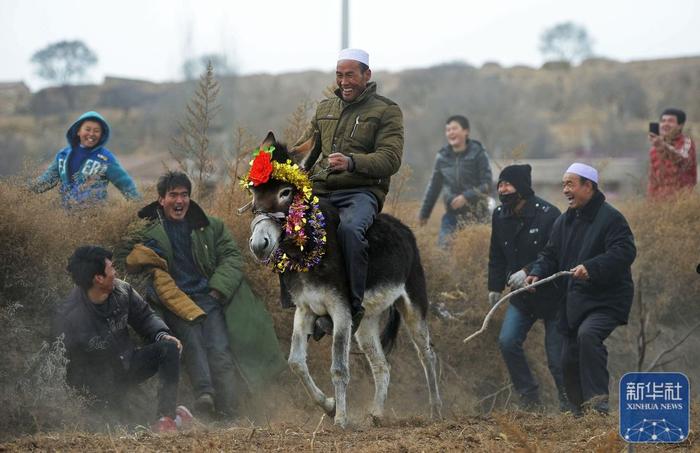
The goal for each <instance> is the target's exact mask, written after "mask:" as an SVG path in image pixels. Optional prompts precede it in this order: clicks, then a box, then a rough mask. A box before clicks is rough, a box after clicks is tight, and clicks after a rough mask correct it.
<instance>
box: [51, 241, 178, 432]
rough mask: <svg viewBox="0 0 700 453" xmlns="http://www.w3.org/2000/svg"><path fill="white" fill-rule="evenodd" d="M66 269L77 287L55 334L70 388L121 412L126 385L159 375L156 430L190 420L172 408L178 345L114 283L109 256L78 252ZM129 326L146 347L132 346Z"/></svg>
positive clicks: (87, 249) (93, 250) (125, 287)
mask: <svg viewBox="0 0 700 453" xmlns="http://www.w3.org/2000/svg"><path fill="white" fill-rule="evenodd" d="M67 269H68V272H69V273H70V275H71V278H72V279H73V282H74V283H75V284H76V287H75V288H74V289H73V291H72V292H71V293H70V295H69V296H68V299H67V300H66V302H65V303H64V304H63V305H61V306H60V308H59V309H58V311H57V314H56V317H55V319H54V333H55V334H56V336H59V335H63V342H64V344H65V346H66V351H67V355H68V359H69V364H68V373H67V380H68V383H69V384H70V385H71V386H73V387H75V388H77V389H81V390H87V391H88V392H89V393H90V394H91V395H93V396H95V397H96V398H97V399H98V401H100V402H101V403H103V404H104V405H105V406H107V407H112V406H114V407H117V408H120V407H122V406H121V405H122V404H123V402H124V396H125V393H126V392H127V391H128V389H129V387H130V386H132V385H135V384H137V383H139V382H143V381H145V380H146V379H148V378H150V377H151V376H153V375H154V374H156V373H158V378H159V381H160V385H159V387H158V417H159V420H158V421H157V422H156V423H155V424H154V425H153V429H154V431H159V432H161V431H174V430H176V429H177V427H179V426H182V423H187V422H189V421H191V419H192V415H191V414H190V413H189V411H188V410H187V409H186V408H185V407H184V406H178V407H176V401H177V386H178V380H179V376H180V355H179V352H180V351H181V350H182V345H181V344H180V341H179V340H178V339H177V338H175V337H173V336H171V335H170V330H169V329H168V326H166V325H165V323H164V322H163V321H162V320H161V319H160V318H159V317H158V316H157V315H156V314H155V313H154V312H153V310H151V308H150V307H149V306H148V304H147V303H146V302H144V300H143V299H142V298H141V296H140V295H139V294H138V293H137V292H136V291H135V290H134V288H132V287H131V285H129V284H128V283H126V282H124V281H121V280H118V279H117V278H116V271H115V270H114V267H113V266H112V253H111V252H109V251H108V250H105V249H103V248H102V247H96V246H84V247H79V248H78V249H76V250H75V252H74V253H73V255H72V256H71V257H70V259H69V260H68V268H67ZM127 326H131V328H132V329H134V330H135V331H136V332H137V333H138V334H139V335H141V336H142V337H144V338H146V339H148V341H149V342H150V344H148V345H146V346H144V347H143V348H137V347H135V345H134V343H133V342H132V341H131V338H130V337H129V331H128V328H127Z"/></svg>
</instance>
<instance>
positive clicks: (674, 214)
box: [621, 193, 700, 316]
mask: <svg viewBox="0 0 700 453" xmlns="http://www.w3.org/2000/svg"><path fill="white" fill-rule="evenodd" d="M621 208H622V211H623V212H624V214H625V217H627V220H628V221H629V223H630V227H631V228H632V232H633V233H634V236H635V242H636V244H637V259H636V261H635V263H634V270H635V274H636V275H637V276H642V279H643V285H644V297H645V298H647V300H653V301H654V304H655V306H656V309H657V311H664V312H665V311H667V310H668V309H669V308H671V307H670V306H669V305H671V304H672V305H673V310H672V311H680V312H682V313H684V316H686V314H687V313H688V311H690V313H693V314H696V315H697V314H698V310H697V308H696V307H697V295H698V294H700V277H699V276H698V274H697V273H696V272H695V268H696V266H697V265H698V263H700V234H699V233H700V215H699V214H700V195H698V194H697V193H690V194H688V193H683V194H680V195H678V196H676V197H674V198H671V199H669V200H667V201H660V202H650V201H646V200H634V201H631V202H628V203H626V204H623V205H622V207H621Z"/></svg>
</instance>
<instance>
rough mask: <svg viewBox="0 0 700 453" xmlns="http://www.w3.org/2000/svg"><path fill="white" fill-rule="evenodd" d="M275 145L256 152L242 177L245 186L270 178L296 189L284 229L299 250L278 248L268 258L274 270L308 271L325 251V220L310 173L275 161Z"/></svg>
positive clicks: (242, 183)
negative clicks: (286, 250)
mask: <svg viewBox="0 0 700 453" xmlns="http://www.w3.org/2000/svg"><path fill="white" fill-rule="evenodd" d="M274 150H275V147H274V146H269V147H266V148H262V147H261V148H259V149H258V150H257V151H255V152H254V153H253V156H254V158H253V160H252V161H251V162H250V172H249V173H248V175H247V176H246V177H245V178H243V179H242V180H241V185H242V186H243V187H245V188H246V189H250V188H251V187H257V186H259V185H261V184H265V183H267V182H268V181H269V180H270V178H273V179H277V180H280V181H284V182H288V183H290V184H292V185H293V186H294V187H296V188H297V190H298V191H297V193H296V195H295V196H294V200H293V201H292V204H291V206H290V208H289V212H288V214H287V216H286V218H285V220H284V224H283V231H284V234H285V236H286V237H287V238H289V239H290V240H291V242H292V243H293V244H294V245H296V247H297V248H298V249H299V250H298V251H299V253H297V254H295V255H293V256H290V255H288V254H287V253H285V252H284V251H283V250H282V249H281V248H278V249H276V250H275V251H274V252H273V253H272V255H271V256H270V257H269V258H268V259H267V260H266V262H265V263H266V264H269V265H270V266H271V268H272V270H273V271H275V272H278V273H283V272H286V271H294V272H308V271H309V269H311V268H312V267H314V266H316V265H317V264H318V263H319V262H320V261H321V258H323V255H324V254H325V253H326V241H327V237H326V230H325V227H326V223H325V218H324V216H323V213H322V212H321V209H320V208H319V205H318V204H319V199H318V197H317V196H315V195H313V193H312V191H311V181H310V180H309V177H308V175H307V174H306V172H305V171H303V170H302V169H301V168H300V167H299V166H298V165H297V164H295V163H293V162H292V161H291V160H289V159H288V160H287V161H286V162H284V163H283V162H276V161H273V160H272V153H273V152H274Z"/></svg>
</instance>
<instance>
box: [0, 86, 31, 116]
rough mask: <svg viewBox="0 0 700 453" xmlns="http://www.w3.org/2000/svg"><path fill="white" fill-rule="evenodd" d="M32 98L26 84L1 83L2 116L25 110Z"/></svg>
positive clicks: (0, 105)
mask: <svg viewBox="0 0 700 453" xmlns="http://www.w3.org/2000/svg"><path fill="white" fill-rule="evenodd" d="M31 96H32V93H31V91H29V87H27V85H25V84H24V82H0V115H12V114H13V113H16V112H18V111H21V110H24V109H25V108H26V107H27V106H28V105H29V100H30V98H31Z"/></svg>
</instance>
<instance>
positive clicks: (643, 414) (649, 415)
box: [620, 373, 690, 443]
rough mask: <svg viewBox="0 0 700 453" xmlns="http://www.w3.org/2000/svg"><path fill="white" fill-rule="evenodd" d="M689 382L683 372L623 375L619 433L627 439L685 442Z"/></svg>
mask: <svg viewBox="0 0 700 453" xmlns="http://www.w3.org/2000/svg"><path fill="white" fill-rule="evenodd" d="M689 403H690V383H689V382H688V378H687V377H686V376H685V375H684V374H682V373H627V374H625V375H624V376H622V379H620V436H622V438H623V439H624V440H625V441H627V442H640V443H647V442H683V441H684V440H685V438H686V436H687V435H688V427H689V425H690V404H689Z"/></svg>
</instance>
